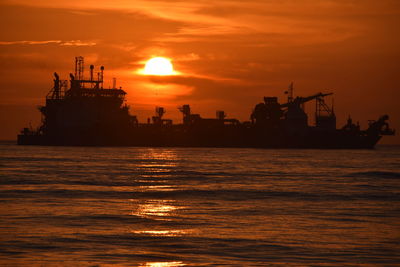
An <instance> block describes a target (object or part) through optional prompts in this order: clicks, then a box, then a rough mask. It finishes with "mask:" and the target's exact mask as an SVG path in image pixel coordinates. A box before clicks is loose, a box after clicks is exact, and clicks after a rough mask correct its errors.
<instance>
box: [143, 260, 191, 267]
mask: <svg viewBox="0 0 400 267" xmlns="http://www.w3.org/2000/svg"><path fill="white" fill-rule="evenodd" d="M185 265H186V264H184V263H183V262H181V261H169V262H146V263H145V264H142V265H140V267H175V266H185Z"/></svg>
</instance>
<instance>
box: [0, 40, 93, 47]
mask: <svg viewBox="0 0 400 267" xmlns="http://www.w3.org/2000/svg"><path fill="white" fill-rule="evenodd" d="M48 44H56V45H61V46H94V45H96V44H97V43H96V42H95V41H81V40H71V41H61V40H47V41H27V40H24V41H0V45H48Z"/></svg>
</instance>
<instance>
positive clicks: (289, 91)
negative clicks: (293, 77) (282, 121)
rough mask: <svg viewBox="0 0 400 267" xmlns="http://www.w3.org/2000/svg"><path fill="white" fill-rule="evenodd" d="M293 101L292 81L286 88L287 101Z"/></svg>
mask: <svg viewBox="0 0 400 267" xmlns="http://www.w3.org/2000/svg"><path fill="white" fill-rule="evenodd" d="M292 101H293V82H292V83H291V84H290V85H289V90H288V103H291V102H292Z"/></svg>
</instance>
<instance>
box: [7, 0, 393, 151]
mask: <svg viewBox="0 0 400 267" xmlns="http://www.w3.org/2000/svg"><path fill="white" fill-rule="evenodd" d="M0 6H1V8H0V13H1V14H0V29H1V30H0V32H1V35H0V57H1V61H0V69H1V71H0V125H1V128H0V129H1V130H0V139H15V138H16V134H17V133H18V130H19V129H20V128H22V127H25V126H27V125H29V123H30V122H31V123H32V125H33V126H35V125H37V124H38V122H39V120H40V116H39V112H38V111H36V106H38V105H42V104H44V96H45V95H46V94H47V92H48V91H49V90H50V88H51V87H52V73H53V72H54V71H57V72H58V73H59V74H60V76H61V77H62V78H64V79H67V77H68V73H69V72H72V71H73V62H74V57H75V56H78V55H82V56H84V57H85V62H86V64H87V65H89V64H95V65H96V66H97V67H99V66H100V65H104V66H105V68H106V71H105V79H106V80H107V81H108V82H107V84H111V79H112V77H117V82H118V85H119V86H122V87H123V89H125V90H126V91H127V92H128V103H129V104H130V105H131V113H132V114H135V115H138V117H139V120H141V121H142V122H144V121H145V120H146V118H147V117H149V116H150V115H152V114H153V112H154V107H155V106H156V105H162V106H164V107H166V108H167V113H166V117H169V118H173V119H175V122H180V113H179V111H178V110H177V106H179V105H182V104H191V106H192V108H193V110H194V112H198V113H201V114H202V115H203V116H204V117H214V116H215V110H221V109H223V110H225V111H226V112H227V113H228V116H229V117H236V118H239V119H240V120H248V119H249V114H250V112H251V110H252V108H253V107H254V105H255V104H257V103H259V102H260V101H261V100H262V97H263V96H278V97H280V99H281V100H282V102H283V100H284V95H283V92H284V91H285V90H286V89H287V86H288V85H289V84H290V82H292V81H294V83H295V93H297V94H299V95H303V96H305V95H309V94H313V93H316V92H319V91H329V92H334V93H335V111H336V114H337V117H338V123H339V125H338V126H341V124H344V122H345V120H346V119H347V116H348V115H349V114H351V115H352V117H353V119H354V120H355V121H357V120H359V121H360V123H361V125H363V126H365V125H366V122H367V120H368V119H377V117H378V116H379V115H382V114H385V113H387V114H389V115H390V116H391V119H390V122H391V125H392V126H393V127H394V128H397V129H398V130H400V107H399V104H398V99H399V97H400V93H399V81H398V79H399V78H400V68H399V66H398V64H399V62H400V60H399V59H400V49H399V47H400V35H399V27H400V2H399V1H397V0H379V1H378V0H351V1H350V0H349V1H342V0H296V1H295V0H282V1H276V0H249V1H237V0H219V1H211V0H198V1H173V0H169V1H167V0H165V1H144V0H113V1H101V0H68V1H64V0H59V1H53V0H36V1H31V0H2V1H0ZM152 56H164V57H168V58H171V59H172V61H173V64H174V67H175V69H176V70H177V71H179V72H180V73H181V75H176V76H173V77H160V78H151V77H148V76H143V75H139V74H137V70H138V69H141V68H143V62H145V61H146V60H148V59H149V58H151V57H152ZM87 69H88V68H87ZM309 106H310V108H309V109H310V110H311V107H312V106H313V105H312V104H310V105H309ZM312 121H313V119H312V116H310V122H312ZM384 143H398V144H399V143H400V136H399V134H398V135H397V136H396V137H386V138H384Z"/></svg>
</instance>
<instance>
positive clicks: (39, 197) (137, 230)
mask: <svg viewBox="0 0 400 267" xmlns="http://www.w3.org/2000/svg"><path fill="white" fill-rule="evenodd" d="M0 204H1V206H0V207H1V208H0V231H1V232H0V265H1V266H210V265H215V266H224V265H225V266H396V265H397V266H399V264H400V147H399V146H378V147H377V148H376V149H374V150H268V149H221V148H136V147H122V148H114V147H105V148H98V147H35V146H33V147H30V146H16V145H14V144H12V143H2V144H0Z"/></svg>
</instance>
